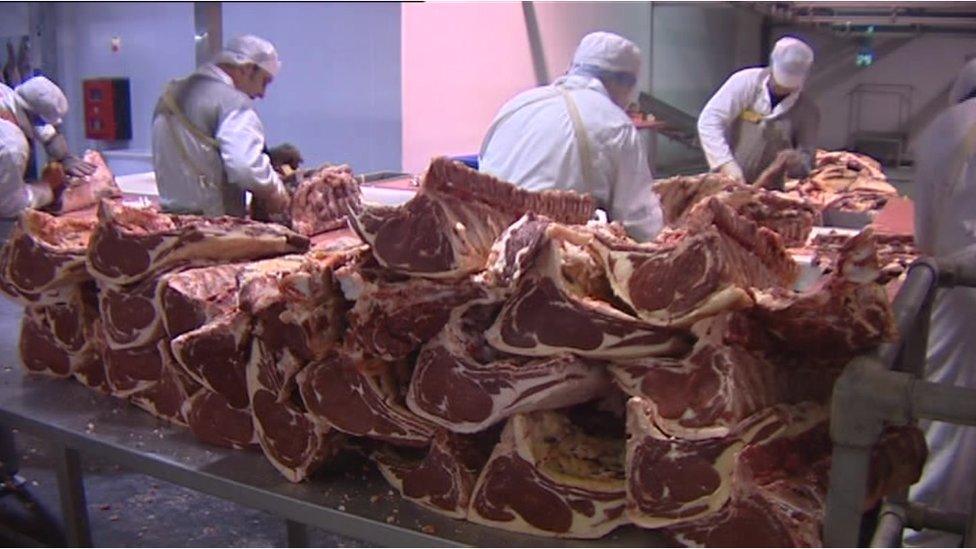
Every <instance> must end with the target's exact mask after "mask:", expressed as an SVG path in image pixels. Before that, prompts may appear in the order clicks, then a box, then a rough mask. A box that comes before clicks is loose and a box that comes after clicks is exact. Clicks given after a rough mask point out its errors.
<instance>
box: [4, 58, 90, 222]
mask: <svg viewBox="0 0 976 549" xmlns="http://www.w3.org/2000/svg"><path fill="white" fill-rule="evenodd" d="M67 112H68V99H67V98H66V97H65V96H64V93H63V92H62V91H61V89H60V88H58V87H57V85H55V84H54V82H51V81H50V80H48V79H47V78H45V77H43V76H35V77H33V78H29V79H27V80H25V81H24V82H23V83H21V84H20V85H19V86H17V87H16V88H14V89H10V88H9V87H8V86H5V85H3V84H0V217H15V216H17V215H18V214H20V212H21V211H23V210H24V208H40V207H43V206H46V205H48V204H50V203H51V202H52V201H53V200H54V198H55V191H56V189H52V188H51V187H50V186H49V185H48V184H47V183H30V184H28V183H25V182H24V173H25V172H26V170H27V160H28V158H29V157H30V142H29V141H28V140H29V139H37V140H39V141H40V142H41V143H43V145H44V149H45V151H46V152H47V154H48V156H49V157H51V159H53V160H57V161H59V162H61V163H62V164H63V165H64V167H65V171H66V172H67V173H68V174H70V175H74V176H84V175H90V174H92V173H93V172H94V171H95V167H94V166H92V165H91V164H89V163H87V162H85V161H83V160H81V159H80V158H78V157H76V156H74V155H72V154H70V153H69V151H68V144H67V141H65V138H64V136H63V135H62V134H61V133H59V132H58V129H57V126H59V125H60V124H61V121H62V119H63V118H64V115H65V114H67Z"/></svg>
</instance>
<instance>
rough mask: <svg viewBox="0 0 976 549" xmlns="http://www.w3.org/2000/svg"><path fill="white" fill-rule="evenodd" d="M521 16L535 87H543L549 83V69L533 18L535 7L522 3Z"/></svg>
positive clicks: (536, 21) (530, 3)
mask: <svg viewBox="0 0 976 549" xmlns="http://www.w3.org/2000/svg"><path fill="white" fill-rule="evenodd" d="M522 15H524V16H525V30H526V32H528V34H529V51H530V52H531V54H532V69H533V70H534V71H535V82H536V85H537V86H545V85H547V84H548V83H549V69H548V68H546V52H545V50H544V49H543V47H542V34H541V33H540V32H539V20H538V18H536V16H535V6H534V5H533V4H532V2H522Z"/></svg>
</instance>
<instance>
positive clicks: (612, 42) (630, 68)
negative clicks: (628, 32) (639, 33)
mask: <svg viewBox="0 0 976 549" xmlns="http://www.w3.org/2000/svg"><path fill="white" fill-rule="evenodd" d="M640 63H641V52H640V48H638V47H637V46H636V45H635V44H634V43H633V42H631V41H630V40H627V39H626V38H624V37H623V36H619V35H616V34H613V33H611V32H591V33H590V34H587V35H586V36H584V37H583V39H582V40H580V43H579V46H578V47H577V48H576V53H575V54H574V55H573V66H578V65H590V66H594V67H599V68H601V69H604V70H608V71H613V72H626V73H630V74H634V75H636V74H637V72H638V71H639V70H640Z"/></svg>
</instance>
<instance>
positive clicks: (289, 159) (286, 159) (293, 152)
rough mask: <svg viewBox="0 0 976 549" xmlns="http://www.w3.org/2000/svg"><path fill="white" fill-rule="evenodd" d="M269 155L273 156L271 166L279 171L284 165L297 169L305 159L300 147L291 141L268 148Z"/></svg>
mask: <svg viewBox="0 0 976 549" xmlns="http://www.w3.org/2000/svg"><path fill="white" fill-rule="evenodd" d="M268 156H269V157H271V167H273V168H274V169H275V170H277V171H279V172H280V171H281V169H282V168H283V167H284V166H290V167H291V169H292V170H293V171H294V170H297V169H298V167H299V166H301V164H302V162H304V161H305V160H304V159H303V158H302V153H301V152H299V150H298V147H296V146H294V145H292V144H291V143H283V144H281V145H278V146H277V147H273V148H271V149H268Z"/></svg>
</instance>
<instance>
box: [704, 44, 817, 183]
mask: <svg viewBox="0 0 976 549" xmlns="http://www.w3.org/2000/svg"><path fill="white" fill-rule="evenodd" d="M770 61H771V66H770V67H754V68H749V69H743V70H741V71H739V72H737V73H735V74H733V75H732V76H730V77H729V79H728V80H727V81H726V82H725V84H723V85H722V87H721V88H719V90H718V91H717V92H716V93H715V95H714V96H712V98H711V99H710V100H709V101H708V103H707V104H706V105H705V108H704V109H702V112H701V115H700V116H699V117H698V138H699V141H700V142H701V146H702V149H703V150H704V151H705V159H706V160H707V161H708V166H709V167H710V168H711V169H712V170H716V171H719V172H721V173H723V174H726V175H728V176H730V177H733V178H735V179H738V180H740V181H743V182H749V183H751V182H754V181H755V180H756V179H757V178H758V177H759V174H760V173H762V171H763V170H764V169H766V168H767V167H768V166H769V165H770V164H771V163H772V162H773V160H774V159H775V158H776V156H777V155H778V154H779V153H781V152H782V151H795V154H792V155H791V154H790V153H787V155H789V156H792V158H791V160H792V162H790V164H791V166H792V167H793V169H792V170H791V173H790V174H789V175H791V176H792V177H802V176H805V175H806V173H805V172H809V171H810V169H811V168H812V166H813V161H814V155H815V153H816V141H817V132H818V131H819V129H820V111H819V110H818V109H817V106H816V105H815V104H814V102H813V101H812V100H811V99H810V98H809V97H807V96H806V95H805V94H804V93H803V85H804V83H805V81H806V78H807V75H808V74H809V72H810V67H811V65H813V50H812V49H810V46H808V45H806V44H805V43H803V42H802V41H800V40H798V39H796V38H793V37H789V36H787V37H785V38H781V39H780V40H778V41H777V42H776V45H775V46H774V47H773V52H772V55H771V56H770Z"/></svg>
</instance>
